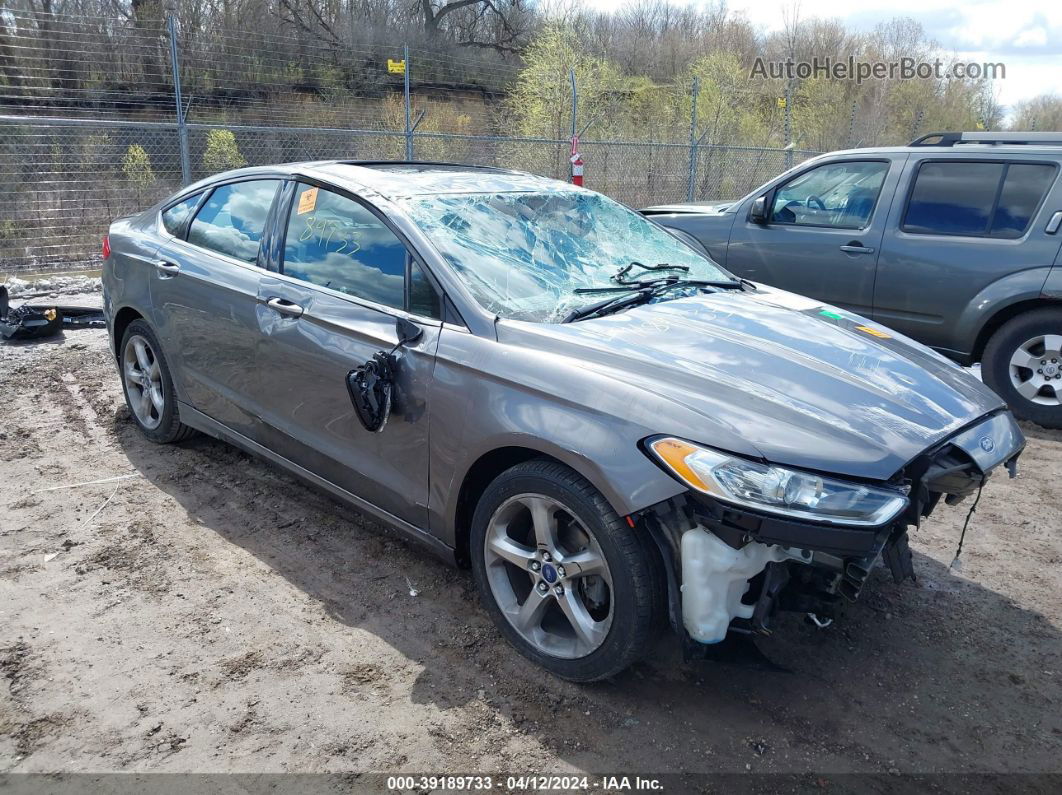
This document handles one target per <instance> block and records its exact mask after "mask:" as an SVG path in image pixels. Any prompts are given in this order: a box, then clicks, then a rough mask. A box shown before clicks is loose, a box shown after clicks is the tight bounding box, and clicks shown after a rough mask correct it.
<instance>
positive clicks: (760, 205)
mask: <svg viewBox="0 0 1062 795" xmlns="http://www.w3.org/2000/svg"><path fill="white" fill-rule="evenodd" d="M749 220H750V221H752V223H754V224H761V225H762V224H766V223H767V197H766V196H760V197H758V198H757V199H756V200H755V201H753V202H752V207H751V209H749Z"/></svg>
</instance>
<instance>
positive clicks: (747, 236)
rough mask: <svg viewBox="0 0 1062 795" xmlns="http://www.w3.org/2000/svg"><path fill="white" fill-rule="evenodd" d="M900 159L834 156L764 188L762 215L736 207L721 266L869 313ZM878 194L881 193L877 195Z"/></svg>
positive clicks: (747, 203) (746, 207)
mask: <svg viewBox="0 0 1062 795" xmlns="http://www.w3.org/2000/svg"><path fill="white" fill-rule="evenodd" d="M901 166H902V163H899V162H896V163H894V162H893V161H891V160H890V159H887V158H882V159H874V160H869V159H864V160H856V159H846V160H834V161H830V162H828V163H822V164H820V165H817V166H812V167H810V168H808V169H805V170H803V171H800V172H798V173H797V174H795V175H794V176H792V177H789V178H788V179H787V180H786V181H785V182H783V183H781V184H780V185H778V186H776V187H775V188H773V189H772V190H770V191H768V192H767V193H766V194H758V196H764V195H765V196H766V199H767V217H766V222H765V223H755V222H754V221H753V220H752V219H751V216H750V212H749V210H750V207H751V205H752V202H753V201H754V200H755V199H756V198H758V196H754V197H750V198H748V199H746V200H745V202H743V204H742V206H741V207H739V208H738V210H737V213H738V217H737V219H736V220H735V221H734V227H733V230H732V232H731V234H730V244H729V247H728V248H727V255H726V267H727V269H728V270H731V271H733V272H734V273H736V274H738V275H739V276H744V277H747V278H749V279H752V280H754V281H760V282H764V283H766V284H769V285H772V286H774V287H779V288H781V289H783V290H790V291H792V292H794V293H800V294H802V295H807V296H810V297H812V298H816V299H818V300H820V301H825V302H827V303H831V304H837V305H838V306H843V307H845V308H848V309H851V310H853V311H855V312H859V313H861V314H865V315H869V314H870V313H871V309H872V306H873V300H874V276H875V268H876V264H877V258H878V250H879V248H880V246H881V237H882V233H883V231H884V229H885V220H886V216H887V214H888V207H889V202H888V201H887V199H888V198H889V197H891V196H892V191H893V190H894V189H895V186H896V181H897V178H898V173H899V171H900V168H901ZM881 197H885V200H882V198H881Z"/></svg>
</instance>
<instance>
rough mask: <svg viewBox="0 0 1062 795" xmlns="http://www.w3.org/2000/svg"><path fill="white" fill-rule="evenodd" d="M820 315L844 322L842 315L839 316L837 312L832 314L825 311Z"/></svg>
mask: <svg viewBox="0 0 1062 795" xmlns="http://www.w3.org/2000/svg"><path fill="white" fill-rule="evenodd" d="M819 314H820V315H825V316H826V317H828V318H833V319H834V320H844V317H843V316H842V315H838V314H837V313H836V312H831V311H830V310H829V309H823V310H822V311H821V312H819Z"/></svg>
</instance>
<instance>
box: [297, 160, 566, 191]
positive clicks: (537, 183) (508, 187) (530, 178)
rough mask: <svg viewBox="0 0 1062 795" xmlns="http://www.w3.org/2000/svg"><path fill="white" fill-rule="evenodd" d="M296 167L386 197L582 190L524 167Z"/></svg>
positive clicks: (378, 163) (371, 163)
mask: <svg viewBox="0 0 1062 795" xmlns="http://www.w3.org/2000/svg"><path fill="white" fill-rule="evenodd" d="M293 170H295V171H306V172H312V173H313V174H314V175H315V176H319V177H322V178H324V179H326V180H328V181H330V182H334V183H336V184H337V185H341V186H346V187H350V188H354V189H358V188H369V189H370V190H372V191H374V192H376V193H377V194H379V195H381V196H384V197H387V198H396V197H403V196H424V195H439V194H460V193H512V192H538V191H556V190H559V189H571V190H579V189H578V188H576V187H575V186H573V185H569V184H568V183H565V182H561V181H559V180H555V179H548V178H547V177H539V176H536V175H535V174H527V173H524V172H523V171H513V170H511V169H505V168H495V167H492V166H470V165H462V164H459V163H431V162H417V161H395V160H367V161H355V160H329V161H319V162H314V163H297V164H293Z"/></svg>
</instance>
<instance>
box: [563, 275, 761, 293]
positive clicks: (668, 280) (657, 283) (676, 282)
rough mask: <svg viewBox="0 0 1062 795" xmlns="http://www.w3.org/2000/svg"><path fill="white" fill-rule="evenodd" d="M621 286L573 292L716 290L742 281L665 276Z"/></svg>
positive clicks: (740, 286)
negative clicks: (656, 289)
mask: <svg viewBox="0 0 1062 795" xmlns="http://www.w3.org/2000/svg"><path fill="white" fill-rule="evenodd" d="M623 284H624V286H623V287H576V288H575V289H574V290H572V292H573V293H625V292H630V291H631V290H645V289H648V288H658V287H713V288H715V289H716V290H742V289H744V286H743V281H733V280H731V279H716V280H705V279H680V278H679V277H677V276H665V277H663V278H660V279H645V280H643V281H636V282H633V281H632V282H624V283H623Z"/></svg>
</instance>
